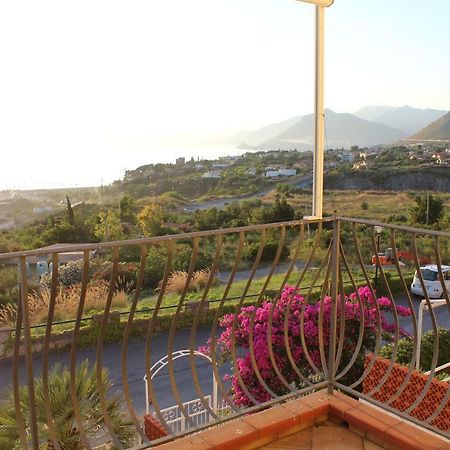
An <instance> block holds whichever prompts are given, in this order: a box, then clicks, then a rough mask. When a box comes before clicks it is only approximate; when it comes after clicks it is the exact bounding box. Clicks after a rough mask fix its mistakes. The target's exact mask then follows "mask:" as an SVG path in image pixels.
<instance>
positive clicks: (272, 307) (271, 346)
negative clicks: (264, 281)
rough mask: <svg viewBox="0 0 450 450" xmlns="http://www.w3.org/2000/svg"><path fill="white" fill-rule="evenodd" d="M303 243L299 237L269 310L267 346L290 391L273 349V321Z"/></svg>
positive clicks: (271, 359) (280, 375) (281, 379)
mask: <svg viewBox="0 0 450 450" xmlns="http://www.w3.org/2000/svg"><path fill="white" fill-rule="evenodd" d="M301 243H302V242H301V240H300V238H299V239H298V242H297V246H296V248H295V253H294V255H293V257H292V260H291V264H290V265H289V268H288V270H287V272H286V275H285V276H284V278H283V281H282V283H281V285H280V288H279V289H278V292H277V294H276V295H275V298H274V299H273V302H272V306H271V308H270V312H269V323H268V328H267V346H268V349H269V358H270V362H271V364H272V367H273V369H274V370H275V373H276V375H277V377H278V378H279V379H280V381H281V382H282V383H283V384H284V386H285V387H286V388H287V389H288V390H290V391H293V390H294V388H293V387H292V385H291V384H289V383H288V382H287V380H286V378H285V377H284V376H283V374H282V373H281V371H280V368H279V367H278V364H277V362H276V360H275V355H274V351H273V342H272V322H273V314H274V312H275V308H276V305H277V302H278V300H279V299H280V298H281V295H282V292H283V289H284V287H285V286H286V283H287V281H288V279H289V276H290V275H291V273H292V270H293V269H294V267H295V264H296V262H297V259H298V254H299V252H300V248H301ZM289 303H290V302H289ZM288 308H290V304H289V305H288ZM284 315H285V317H286V310H285V312H284ZM285 326H287V324H286V323H285ZM285 344H286V337H285ZM288 347H289V339H288V342H287V345H286V350H287V348H288ZM291 364H292V362H291Z"/></svg>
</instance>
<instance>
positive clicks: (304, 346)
mask: <svg viewBox="0 0 450 450" xmlns="http://www.w3.org/2000/svg"><path fill="white" fill-rule="evenodd" d="M330 255H331V245H330V246H329V247H328V251H327V253H326V255H325V258H324V259H323V260H322V263H321V265H320V267H319V269H318V270H317V273H316V275H315V277H314V280H313V282H312V283H311V286H314V285H315V283H316V282H317V279H318V278H319V275H320V273H321V272H322V270H323V268H324V267H325V265H327V272H326V274H325V281H324V283H323V286H322V292H321V295H320V300H319V301H320V304H321V306H322V305H323V297H324V295H323V294H324V292H326V289H327V288H326V285H327V283H328V276H329V271H330V266H329V265H330ZM327 261H328V264H326V263H327ZM311 292H312V287H310V288H309V290H308V292H307V294H306V296H305V297H304V301H303V303H302V309H301V311H300V341H301V343H302V350H303V354H304V355H305V358H306V360H307V361H308V364H309V365H310V367H311V369H312V370H313V371H314V372H316V375H318V376H320V377H324V375H325V373H326V372H325V370H326V362H325V367H324V368H323V369H324V370H319V368H318V367H317V366H316V364H315V363H314V361H313V360H312V358H311V354H310V353H309V350H308V346H307V344H306V339H305V312H306V305H307V304H308V301H309V297H310V295H311ZM321 310H322V307H321V308H320V309H319V321H318V322H319V323H318V333H319V353H320V357H321V358H320V359H321V363H322V364H323V362H324V361H323V357H324V349H323V336H322V348H320V347H321V346H320V339H321V338H320V333H321V332H323V329H322V327H321V322H320V320H321V319H320V311H321Z"/></svg>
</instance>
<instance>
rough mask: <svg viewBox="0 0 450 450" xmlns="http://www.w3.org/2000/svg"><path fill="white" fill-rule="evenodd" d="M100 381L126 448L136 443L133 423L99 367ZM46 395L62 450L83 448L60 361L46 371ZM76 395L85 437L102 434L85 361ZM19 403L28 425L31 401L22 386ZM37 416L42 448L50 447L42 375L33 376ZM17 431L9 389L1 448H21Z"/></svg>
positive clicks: (0, 421)
mask: <svg viewBox="0 0 450 450" xmlns="http://www.w3.org/2000/svg"><path fill="white" fill-rule="evenodd" d="M102 382H103V386H104V389H105V392H107V393H109V395H108V398H107V400H106V402H107V411H108V413H109V417H110V419H111V423H112V426H113V429H114V432H115V434H116V435H117V437H118V438H119V440H120V442H121V443H122V445H123V446H124V447H125V448H127V447H130V446H132V445H133V444H134V443H135V437H136V434H135V430H134V427H133V425H132V422H131V421H129V420H128V419H127V418H126V417H125V415H124V414H123V406H124V399H123V396H122V395H121V394H119V393H113V391H112V386H113V384H112V382H111V380H110V379H109V374H108V371H107V370H106V369H103V370H102ZM48 385H49V398H50V404H51V411H52V414H53V420H54V423H55V428H56V430H57V433H58V438H59V445H60V447H61V449H64V450H82V449H83V444H82V442H81V438H80V435H79V432H78V429H77V422H76V420H75V413H74V409H73V406H72V399H71V395H70V372H69V370H68V369H67V368H65V367H62V366H61V365H60V364H55V366H54V367H53V368H52V370H51V371H50V373H49V379H48ZM76 387H77V398H78V400H79V403H80V413H81V416H82V417H83V425H84V429H85V431H86V434H87V435H88V437H91V438H92V437H94V436H99V435H101V432H102V429H103V427H104V418H103V414H102V411H101V408H100V401H99V395H98V383H97V376H96V371H95V367H94V368H93V370H89V365H88V362H87V361H84V362H83V363H81V364H80V365H79V367H78V369H77V372H76ZM19 393H20V403H21V408H22V414H23V417H24V420H25V421H26V424H25V426H26V427H27V428H29V426H30V424H29V422H28V418H29V415H30V414H29V413H30V402H29V394H28V387H27V386H21V387H20V390H19ZM35 393H36V416H37V425H38V431H39V438H40V439H41V440H42V444H41V445H42V448H47V449H52V448H53V445H52V444H51V439H50V434H49V430H48V426H47V417H46V414H45V408H44V390H43V383H42V379H41V378H36V379H35ZM20 448H21V447H20V441H19V434H18V431H17V424H16V411H15V406H14V396H13V392H12V389H11V390H10V391H9V392H8V395H7V396H6V400H5V401H1V403H0V449H1V450H3V449H5V450H6V449H8V450H10V449H11V450H13V449H14V450H15V449H20Z"/></svg>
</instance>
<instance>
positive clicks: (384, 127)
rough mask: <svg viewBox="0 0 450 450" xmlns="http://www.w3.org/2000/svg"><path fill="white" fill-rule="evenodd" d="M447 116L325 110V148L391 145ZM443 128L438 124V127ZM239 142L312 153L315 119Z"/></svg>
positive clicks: (383, 109) (379, 109)
mask: <svg viewBox="0 0 450 450" xmlns="http://www.w3.org/2000/svg"><path fill="white" fill-rule="evenodd" d="M445 113H446V111H440V110H433V109H419V108H413V107H411V106H403V107H398V108H396V107H390V106H368V107H365V108H362V109H360V110H359V111H357V112H356V113H355V114H348V113H336V112H333V111H331V110H326V111H325V134H326V136H325V137H326V143H325V145H326V146H327V147H328V148H340V147H344V148H349V147H350V146H352V145H358V146H360V147H372V146H375V145H383V144H390V143H393V142H396V141H398V140H400V139H403V138H407V137H409V136H411V135H413V134H415V133H419V132H420V130H422V128H424V127H427V126H428V125H429V124H430V123H432V122H435V121H436V120H437V119H439V118H441V117H442V116H443V115H444V114H445ZM438 122H439V120H438ZM442 126H443V125H442V124H441V125H439V124H438V125H437V126H436V127H438V128H441V127H442ZM436 127H435V128H436ZM435 128H434V129H433V130H435ZM444 128H445V127H444ZM431 133H433V131H431ZM430 139H431V138H430ZM437 139H439V138H437ZM236 140H237V142H239V143H240V145H239V147H240V148H243V149H258V150H268V149H283V150H290V149H297V150H299V151H302V150H310V149H312V147H313V145H314V115H313V114H310V115H307V116H304V117H293V118H291V119H288V120H285V121H283V122H279V123H276V124H272V125H268V126H265V127H263V128H261V129H260V130H256V131H252V132H245V133H240V134H239V135H238V136H236Z"/></svg>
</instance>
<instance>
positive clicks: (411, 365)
mask: <svg viewBox="0 0 450 450" xmlns="http://www.w3.org/2000/svg"><path fill="white" fill-rule="evenodd" d="M390 234H391V248H394V249H395V248H397V243H396V239H395V229H393V228H391V233H390ZM394 264H395V267H396V269H397V274H398V276H399V278H400V280H401V282H402V285H403V290H404V292H405V293H406V298H407V299H408V304H409V308H410V311H411V317H412V325H413V329H414V349H413V354H412V355H411V361H410V362H409V367H408V373H407V374H406V377H405V379H404V380H403V382H402V384H401V385H400V386H399V387H398V389H397V392H394V393H393V394H392V396H391V397H390V398H388V399H387V400H386V402H385V403H386V404H387V405H390V404H391V403H392V402H394V401H395V400H397V399H398V398H399V397H400V396H401V395H402V393H403V391H404V390H405V388H406V386H407V385H408V383H409V380H410V379H411V377H412V374H413V371H414V367H415V363H416V348H417V345H418V341H417V337H418V332H417V318H416V311H415V310H414V304H413V302H412V299H411V295H410V293H409V289H408V287H407V286H406V282H405V278H404V276H403V273H402V270H401V268H400V262H399V259H398V256H397V252H396V251H394Z"/></svg>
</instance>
